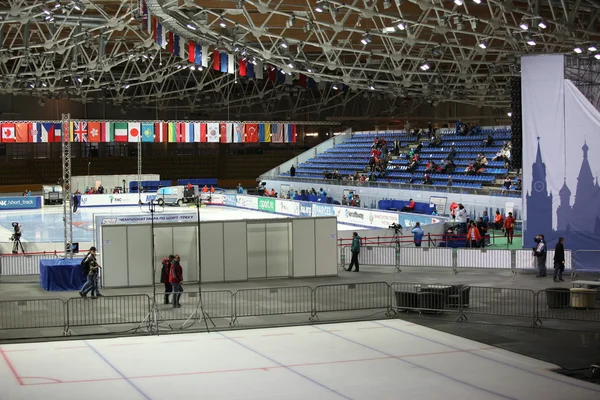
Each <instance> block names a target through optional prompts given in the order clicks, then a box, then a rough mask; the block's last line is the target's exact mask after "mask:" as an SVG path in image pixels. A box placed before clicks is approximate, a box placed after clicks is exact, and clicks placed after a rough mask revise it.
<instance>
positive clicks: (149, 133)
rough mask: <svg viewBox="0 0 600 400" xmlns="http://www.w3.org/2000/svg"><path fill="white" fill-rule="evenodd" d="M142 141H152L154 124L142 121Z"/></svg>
mask: <svg viewBox="0 0 600 400" xmlns="http://www.w3.org/2000/svg"><path fill="white" fill-rule="evenodd" d="M142 142H154V124H152V123H142Z"/></svg>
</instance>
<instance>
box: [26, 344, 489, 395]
mask: <svg viewBox="0 0 600 400" xmlns="http://www.w3.org/2000/svg"><path fill="white" fill-rule="evenodd" d="M495 349H496V348H495V347H482V348H475V349H467V350H448V351H441V352H440V351H437V352H431V353H415V354H404V355H399V356H380V357H370V358H359V359H349V360H338V361H319V362H312V363H301V364H289V365H283V364H282V365H274V366H270V367H253V368H237V369H225V370H214V371H210V370H209V371H195V372H182V373H173V374H157V375H139V376H130V377H128V379H158V378H171V377H178V376H193V375H210V374H225V373H236V372H237V373H239V372H252V371H266V372H268V371H270V370H274V369H283V368H302V367H313V366H324V365H336V364H347V363H359V362H369V361H384V360H389V359H393V358H405V357H427V356H439V355H445V354H456V353H465V352H472V351H487V350H495ZM21 379H23V380H31V379H42V380H48V381H52V382H37V383H23V385H22V386H40V385H55V384H70V383H94V382H104V381H120V380H125V379H126V378H125V377H118V378H97V379H75V380H68V381H67V380H60V379H56V378H49V377H38V376H23V377H21Z"/></svg>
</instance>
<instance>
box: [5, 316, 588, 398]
mask: <svg viewBox="0 0 600 400" xmlns="http://www.w3.org/2000/svg"><path fill="white" fill-rule="evenodd" d="M0 355H1V356H2V358H3V360H0V383H1V388H2V389H1V391H0V398H1V399H3V400H17V399H18V400H32V399H44V400H53V399H57V400H58V399H60V400H66V399H77V400H79V399H86V400H94V399H99V400H100V399H101V400H106V399H111V400H122V399H126V400H129V399H131V400H135V399H146V400H149V399H152V400H159V399H170V400H172V399H198V398H201V399H245V400H246V399H257V400H259V399H260V400H264V399H279V400H283V399H285V400H288V399H369V400H372V399H386V400H388V399H431V400H434V399H435V400H437V399H473V400H486V399H523V400H525V399H532V400H533V399H535V400H538V399H544V400H549V399H569V400H584V399H598V398H600V386H596V385H593V384H591V383H587V382H582V381H577V380H574V379H571V378H568V377H565V376H562V375H558V374H556V373H553V372H551V371H549V369H552V368H555V366H553V365H551V364H547V363H544V362H541V361H538V360H534V359H531V358H528V357H524V356H520V355H517V354H514V353H511V352H508V351H505V350H501V349H498V348H495V347H491V346H487V345H483V344H481V343H477V342H473V341H470V340H466V339H462V338H459V337H456V336H452V335H449V334H446V333H442V332H438V331H435V330H432V329H429V328H425V327H422V326H419V325H414V324H411V323H408V322H405V321H402V320H398V319H394V320H384V321H371V322H355V323H344V324H330V325H317V326H299V327H285V328H271V329H252V330H239V331H228V332H212V333H194V334H181V335H167V336H159V337H157V336H149V337H128V338H118V339H97V340H80V341H61V342H51V343H27V344H11V345H3V346H1V347H0Z"/></svg>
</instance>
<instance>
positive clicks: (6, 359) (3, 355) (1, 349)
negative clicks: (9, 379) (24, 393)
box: [0, 346, 23, 386]
mask: <svg viewBox="0 0 600 400" xmlns="http://www.w3.org/2000/svg"><path fill="white" fill-rule="evenodd" d="M0 355H1V356H2V358H3V359H4V362H5V363H6V365H7V366H8V369H10V372H12V374H13V376H14V377H15V379H16V380H17V382H18V383H19V385H20V386H23V380H22V379H21V377H20V376H19V374H18V373H17V369H16V368H15V366H14V365H13V364H12V362H10V359H9V358H8V356H7V355H6V353H5V352H4V349H3V348H2V346H0Z"/></svg>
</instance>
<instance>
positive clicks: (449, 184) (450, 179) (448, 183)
mask: <svg viewBox="0 0 600 400" xmlns="http://www.w3.org/2000/svg"><path fill="white" fill-rule="evenodd" d="M446 186H452V175H448V181H447V182H446Z"/></svg>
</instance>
